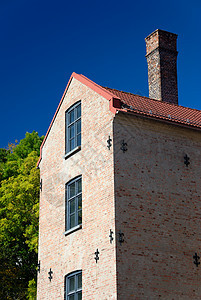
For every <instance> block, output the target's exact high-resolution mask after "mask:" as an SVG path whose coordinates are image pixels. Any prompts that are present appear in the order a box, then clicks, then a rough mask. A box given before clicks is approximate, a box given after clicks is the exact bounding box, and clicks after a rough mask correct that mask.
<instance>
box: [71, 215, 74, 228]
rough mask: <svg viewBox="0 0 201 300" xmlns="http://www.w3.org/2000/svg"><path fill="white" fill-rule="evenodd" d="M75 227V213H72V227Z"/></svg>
mask: <svg viewBox="0 0 201 300" xmlns="http://www.w3.org/2000/svg"><path fill="white" fill-rule="evenodd" d="M72 227H75V214H72V215H70V228H72Z"/></svg>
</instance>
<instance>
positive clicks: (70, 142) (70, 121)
mask: <svg viewBox="0 0 201 300" xmlns="http://www.w3.org/2000/svg"><path fill="white" fill-rule="evenodd" d="M66 134H67V135H66V153H68V152H70V151H72V150H73V149H75V148H76V147H77V146H81V103H80V102H78V103H76V104H75V105H73V106H72V107H71V108H70V109H69V110H68V111H67V112H66Z"/></svg>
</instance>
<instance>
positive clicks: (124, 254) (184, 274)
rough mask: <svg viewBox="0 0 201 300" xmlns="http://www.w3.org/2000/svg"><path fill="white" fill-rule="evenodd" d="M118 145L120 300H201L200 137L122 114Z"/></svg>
mask: <svg viewBox="0 0 201 300" xmlns="http://www.w3.org/2000/svg"><path fill="white" fill-rule="evenodd" d="M114 139H115V146H114V153H115V154H114V155H115V204H116V206H115V211H116V232H118V231H119V230H121V231H122V232H123V233H124V240H125V241H124V243H122V245H120V243H118V241H117V284H118V299H119V300H123V299H127V300H130V299H142V300H144V299H200V298H201V289H200V287H199V282H200V280H201V274H200V272H201V271H200V270H201V269H200V267H196V265H195V264H194V263H193V255H194V254H195V252H197V253H198V255H199V254H201V197H200V195H201V186H200V178H201V169H200V163H201V139H200V132H198V131H193V130H190V129H186V128H182V127H179V126H174V125H168V124H165V123H162V122H160V121H153V120H149V119H145V118H144V119H143V118H140V117H135V116H129V115H128V114H126V115H125V114H123V113H119V114H118V115H117V116H116V117H115V122H114ZM122 140H124V141H125V142H126V143H127V148H128V150H127V151H126V152H125V153H123V152H122V151H121V150H120V145H121V141H122ZM185 154H188V156H189V157H190V165H189V166H188V167H186V165H185V164H184V158H183V157H184V155H185Z"/></svg>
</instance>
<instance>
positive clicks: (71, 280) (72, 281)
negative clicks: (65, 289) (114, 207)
mask: <svg viewBox="0 0 201 300" xmlns="http://www.w3.org/2000/svg"><path fill="white" fill-rule="evenodd" d="M74 290H75V276H73V277H70V278H69V292H72V291H74Z"/></svg>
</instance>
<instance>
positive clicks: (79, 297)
mask: <svg viewBox="0 0 201 300" xmlns="http://www.w3.org/2000/svg"><path fill="white" fill-rule="evenodd" d="M77 296H78V297H77V299H78V300H82V292H80V293H78V295H77Z"/></svg>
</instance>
